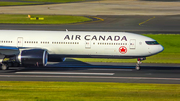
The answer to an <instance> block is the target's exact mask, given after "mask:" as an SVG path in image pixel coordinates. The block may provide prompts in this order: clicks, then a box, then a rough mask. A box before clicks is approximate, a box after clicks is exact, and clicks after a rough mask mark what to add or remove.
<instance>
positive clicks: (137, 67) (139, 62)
mask: <svg viewBox="0 0 180 101" xmlns="http://www.w3.org/2000/svg"><path fill="white" fill-rule="evenodd" d="M142 60H146V57H143V58H137V64H136V70H140V69H141V68H140V64H142V62H141V61H142Z"/></svg>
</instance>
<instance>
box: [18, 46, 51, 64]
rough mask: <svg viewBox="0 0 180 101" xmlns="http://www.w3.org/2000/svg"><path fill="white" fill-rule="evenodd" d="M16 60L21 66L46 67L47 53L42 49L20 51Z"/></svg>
mask: <svg viewBox="0 0 180 101" xmlns="http://www.w3.org/2000/svg"><path fill="white" fill-rule="evenodd" d="M17 59H18V61H19V62H20V63H21V65H22V66H46V65H47V61H48V53H47V51H46V50H43V49H30V50H22V51H21V52H20V54H19V55H18V57H17Z"/></svg>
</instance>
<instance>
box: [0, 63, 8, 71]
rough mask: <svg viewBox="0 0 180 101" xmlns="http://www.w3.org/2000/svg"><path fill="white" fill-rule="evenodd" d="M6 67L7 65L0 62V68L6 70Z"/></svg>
mask: <svg viewBox="0 0 180 101" xmlns="http://www.w3.org/2000/svg"><path fill="white" fill-rule="evenodd" d="M8 69H9V67H8V65H6V64H2V66H1V70H8Z"/></svg>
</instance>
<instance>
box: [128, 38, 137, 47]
mask: <svg viewBox="0 0 180 101" xmlns="http://www.w3.org/2000/svg"><path fill="white" fill-rule="evenodd" d="M129 48H130V49H136V39H131V40H130V46H129Z"/></svg>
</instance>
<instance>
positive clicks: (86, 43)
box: [85, 41, 91, 49]
mask: <svg viewBox="0 0 180 101" xmlns="http://www.w3.org/2000/svg"><path fill="white" fill-rule="evenodd" d="M85 48H86V49H91V41H85Z"/></svg>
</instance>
